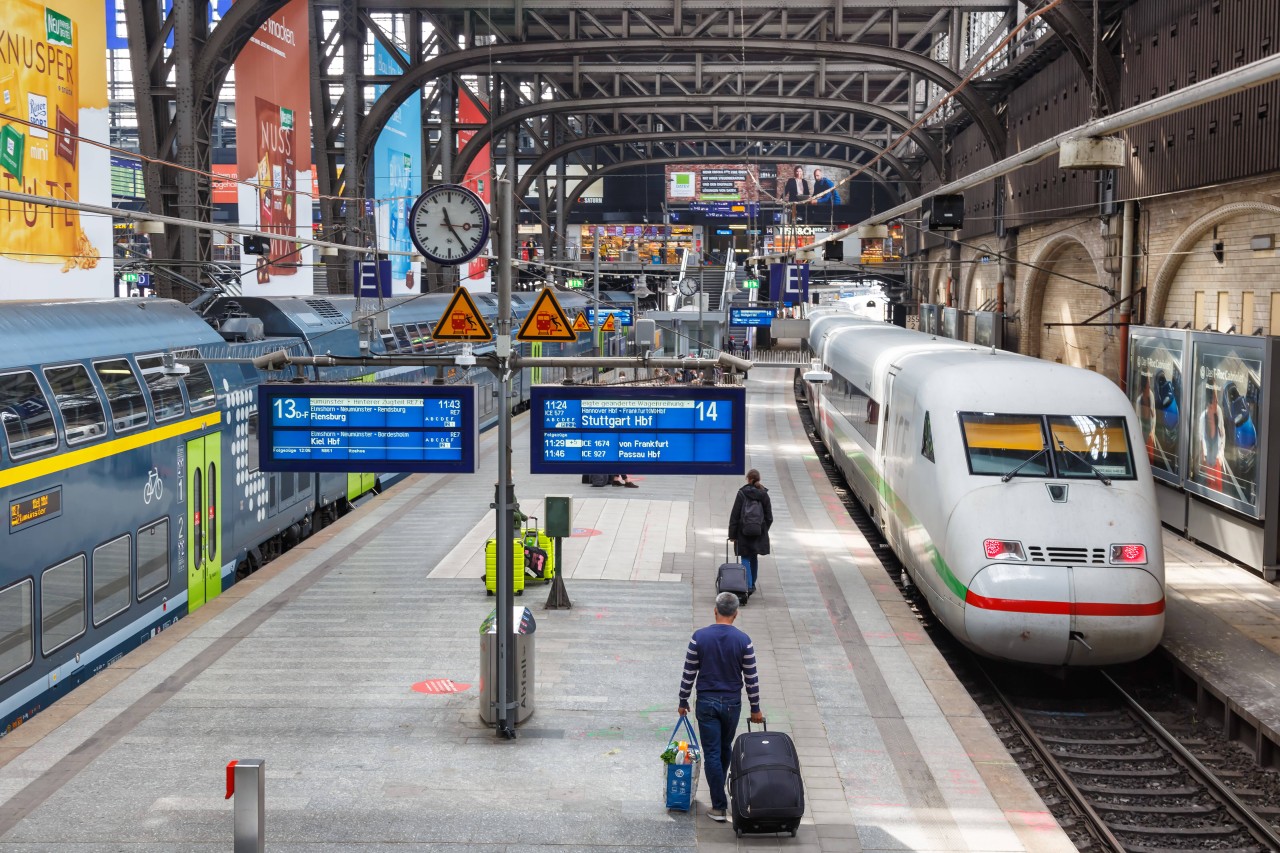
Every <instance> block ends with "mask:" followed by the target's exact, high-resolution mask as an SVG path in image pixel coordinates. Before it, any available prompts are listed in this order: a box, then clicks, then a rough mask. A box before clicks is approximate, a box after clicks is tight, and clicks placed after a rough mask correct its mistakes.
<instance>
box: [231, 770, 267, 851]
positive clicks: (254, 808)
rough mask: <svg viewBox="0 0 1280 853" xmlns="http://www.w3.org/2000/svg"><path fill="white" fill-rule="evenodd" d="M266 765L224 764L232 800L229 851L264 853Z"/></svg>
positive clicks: (265, 842) (265, 834) (265, 845)
mask: <svg viewBox="0 0 1280 853" xmlns="http://www.w3.org/2000/svg"><path fill="white" fill-rule="evenodd" d="M266 769H267V762H266V761H264V760H263V759H261V758H242V759H240V760H238V761H232V762H230V763H229V764H227V797H226V798H227V799H228V800H231V798H232V797H235V799H234V800H232V801H231V813H232V824H231V827H232V828H231V832H232V850H233V851H234V853H264V851H265V850H266V849H267V794H266V781H267V780H266Z"/></svg>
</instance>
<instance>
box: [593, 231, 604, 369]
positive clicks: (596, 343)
mask: <svg viewBox="0 0 1280 853" xmlns="http://www.w3.org/2000/svg"><path fill="white" fill-rule="evenodd" d="M602 230H603V229H601V227H600V226H599V225H597V226H595V228H594V229H593V231H592V239H591V257H592V259H593V260H592V264H591V268H592V271H593V273H594V279H593V281H592V285H593V288H594V293H595V302H594V303H593V307H592V309H591V353H592V355H595V356H596V357H597V358H598V357H599V356H600V322H601V320H600V236H601V233H602ZM591 381H592V382H596V383H599V382H600V368H599V367H593V368H591Z"/></svg>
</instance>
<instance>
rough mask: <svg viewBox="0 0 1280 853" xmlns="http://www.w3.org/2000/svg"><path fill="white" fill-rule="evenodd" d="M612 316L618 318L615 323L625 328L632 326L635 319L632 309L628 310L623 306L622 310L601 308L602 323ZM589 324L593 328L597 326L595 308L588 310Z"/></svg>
mask: <svg viewBox="0 0 1280 853" xmlns="http://www.w3.org/2000/svg"><path fill="white" fill-rule="evenodd" d="M610 314H612V315H613V316H614V317H615V318H616V319H615V320H614V322H615V323H618V324H620V325H623V326H630V325H631V324H632V318H633V317H634V314H633V313H632V310H631V309H630V308H627V307H626V306H623V307H620V308H601V309H600V322H601V323H603V322H604V321H605V318H607V317H608V316H609V315H610ZM587 322H588V323H590V324H591V325H593V326H594V325H595V323H596V309H594V308H588V309H587Z"/></svg>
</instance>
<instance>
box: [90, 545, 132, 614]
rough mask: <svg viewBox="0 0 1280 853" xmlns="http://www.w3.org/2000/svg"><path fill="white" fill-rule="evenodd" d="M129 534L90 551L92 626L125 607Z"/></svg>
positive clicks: (126, 602)
mask: <svg viewBox="0 0 1280 853" xmlns="http://www.w3.org/2000/svg"><path fill="white" fill-rule="evenodd" d="M132 538H133V537H131V536H130V535H129V534H127V533H126V534H125V535H124V536H121V537H120V538H119V539H113V540H111V541H110V542H108V543H107V544H105V545H99V546H98V547H97V548H95V549H93V624H94V625H95V626H96V625H101V624H102V623H103V622H106V621H107V620H108V619H110V618H111V617H112V616H115V615H116V614H118V613H123V612H124V611H125V610H126V609H127V608H128V607H129V563H130V558H131V557H132V556H133V547H132V546H133V542H132V541H131V540H132Z"/></svg>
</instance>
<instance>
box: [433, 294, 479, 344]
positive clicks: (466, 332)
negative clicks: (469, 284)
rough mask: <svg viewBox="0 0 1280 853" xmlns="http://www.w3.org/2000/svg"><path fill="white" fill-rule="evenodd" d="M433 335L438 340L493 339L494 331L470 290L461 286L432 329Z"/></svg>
mask: <svg viewBox="0 0 1280 853" xmlns="http://www.w3.org/2000/svg"><path fill="white" fill-rule="evenodd" d="M431 337H432V339H433V340H437V341H472V342H476V341H491V340H493V332H492V331H490V330H489V324H488V323H486V322H485V321H484V318H483V317H481V316H480V309H479V308H477V307H476V303H475V300H474V299H472V298H471V293H470V291H468V290H467V289H466V288H465V287H459V288H458V289H457V290H455V291H454V292H453V298H452V299H450V300H449V304H448V306H446V307H445V309H444V313H443V314H441V315H440V319H439V320H438V321H437V322H436V325H435V328H434V329H432V330H431Z"/></svg>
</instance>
